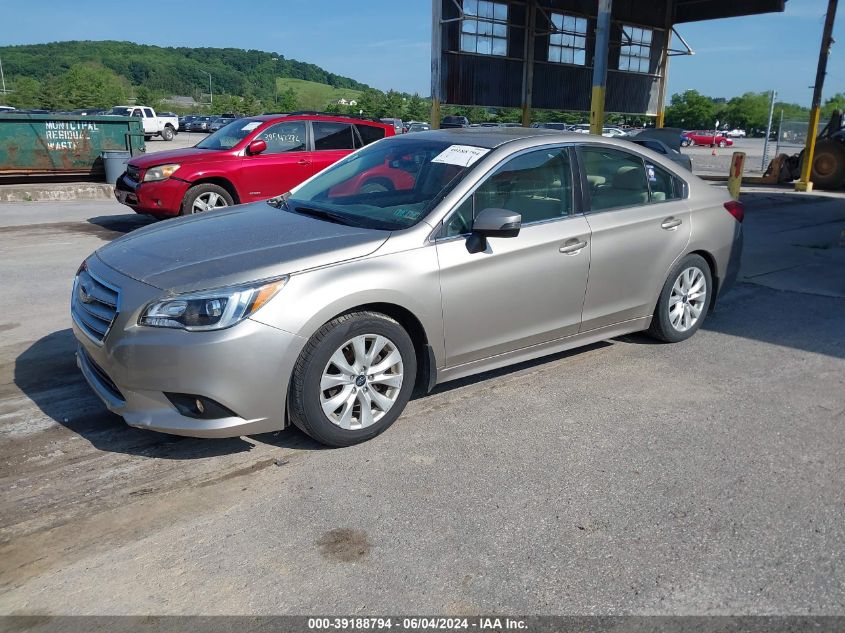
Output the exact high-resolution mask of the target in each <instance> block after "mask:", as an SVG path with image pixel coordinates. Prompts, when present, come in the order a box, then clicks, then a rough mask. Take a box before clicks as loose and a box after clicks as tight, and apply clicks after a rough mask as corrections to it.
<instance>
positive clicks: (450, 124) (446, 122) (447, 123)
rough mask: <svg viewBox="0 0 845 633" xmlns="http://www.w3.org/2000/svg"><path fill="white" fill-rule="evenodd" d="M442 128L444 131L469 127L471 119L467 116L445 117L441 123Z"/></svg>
mask: <svg viewBox="0 0 845 633" xmlns="http://www.w3.org/2000/svg"><path fill="white" fill-rule="evenodd" d="M440 127H441V128H442V129H447V128H456V127H469V119H468V118H466V117H465V116H452V115H450V116H444V117H443V120H442V121H440Z"/></svg>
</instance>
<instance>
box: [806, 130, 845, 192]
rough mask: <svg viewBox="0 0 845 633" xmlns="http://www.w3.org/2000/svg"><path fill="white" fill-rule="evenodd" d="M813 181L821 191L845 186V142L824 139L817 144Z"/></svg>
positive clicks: (814, 154) (814, 156)
mask: <svg viewBox="0 0 845 633" xmlns="http://www.w3.org/2000/svg"><path fill="white" fill-rule="evenodd" d="M811 180H812V181H813V185H814V186H816V187H818V188H819V189H838V188H839V187H842V186H845V141H839V140H836V139H823V140H821V141H818V142H817V143H816V148H815V150H814V151H813V173H812V176H811Z"/></svg>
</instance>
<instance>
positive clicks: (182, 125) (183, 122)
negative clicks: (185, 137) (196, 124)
mask: <svg viewBox="0 0 845 633" xmlns="http://www.w3.org/2000/svg"><path fill="white" fill-rule="evenodd" d="M198 117H199V115H198V114H186V115H185V116H180V117H179V131H180V132H187V131H188V126H189V125H190V124H191V122H192V121H193V120H194V119H196V118H198Z"/></svg>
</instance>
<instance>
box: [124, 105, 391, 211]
mask: <svg viewBox="0 0 845 633" xmlns="http://www.w3.org/2000/svg"><path fill="white" fill-rule="evenodd" d="M394 134H395V131H394V129H393V126H392V125H385V124H384V123H381V122H378V121H371V120H366V119H355V118H350V117H343V116H332V115H322V114H314V113H293V114H270V115H261V116H254V117H248V118H244V119H237V120H236V121H233V122H232V123H230V124H229V125H226V126H225V127H222V128H220V129H219V130H218V131H217V132H214V133H213V134H210V135H209V136H207V137H206V138H204V139H203V140H202V141H200V142H199V143H197V144H196V145H195V146H194V147H190V148H187V149H178V150H170V151H165V152H154V153H152V154H146V155H144V156H137V157H135V158H133V159H132V160H130V161H129V163H128V165H127V168H126V171H125V172H124V173H123V174H122V175H121V176H120V178H118V179H117V184H116V186H115V189H114V195H115V197H116V198H117V199H118V201H119V202H121V203H122V204H125V205H127V206H129V207H132V209H134V210H135V211H136V212H137V213H148V214H150V215H153V216H155V217H157V218H166V217H170V216H174V215H190V214H192V213H198V212H200V211H207V210H209V209H213V208H217V207H226V206H229V205H232V204H240V203H242V202H253V201H255V200H263V199H266V198H272V197H273V196H277V195H279V194H282V193H285V192H286V191H289V190H290V189H292V188H293V187H295V186H296V185H298V184H299V183H301V182H303V181H304V180H306V179H307V178H310V177H311V176H313V175H314V174H316V173H317V172H319V171H322V170H323V169H325V168H326V167H328V166H329V165H331V164H332V163H335V162H336V161H338V160H340V159H341V158H343V157H344V156H346V155H347V154H349V153H350V152H352V151H354V150H356V149H358V148H360V147H363V146H364V145H367V144H369V143H372V142H373V141H377V140H379V139H382V138H384V137H385V136H393V135H394Z"/></svg>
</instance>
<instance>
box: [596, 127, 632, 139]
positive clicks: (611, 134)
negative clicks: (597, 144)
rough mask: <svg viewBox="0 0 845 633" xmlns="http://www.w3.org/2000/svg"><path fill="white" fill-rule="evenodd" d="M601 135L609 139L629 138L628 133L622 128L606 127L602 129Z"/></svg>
mask: <svg viewBox="0 0 845 633" xmlns="http://www.w3.org/2000/svg"><path fill="white" fill-rule="evenodd" d="M601 135H602V136H606V137H608V138H624V137H626V136H628V133H627V132H626V131H625V130H623V129H622V128H618V127H604V128H602V131H601Z"/></svg>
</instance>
